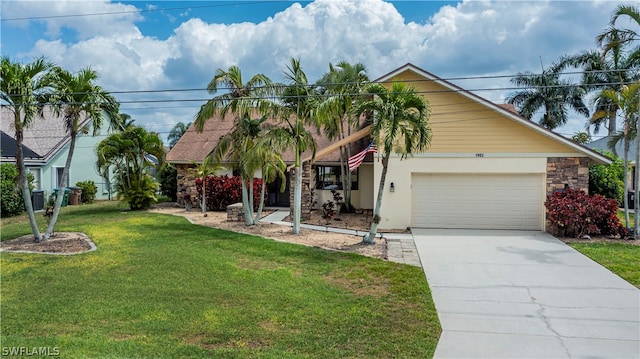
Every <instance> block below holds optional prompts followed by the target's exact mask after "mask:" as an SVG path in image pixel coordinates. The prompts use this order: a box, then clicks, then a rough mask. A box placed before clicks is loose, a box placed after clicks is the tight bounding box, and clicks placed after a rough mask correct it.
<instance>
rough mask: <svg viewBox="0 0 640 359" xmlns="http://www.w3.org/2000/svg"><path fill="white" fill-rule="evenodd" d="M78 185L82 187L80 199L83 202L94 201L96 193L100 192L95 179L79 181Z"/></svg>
mask: <svg viewBox="0 0 640 359" xmlns="http://www.w3.org/2000/svg"><path fill="white" fill-rule="evenodd" d="M76 186H78V187H80V188H82V193H81V194H80V201H81V202H82V203H93V201H94V200H95V199H96V193H97V192H98V187H96V183H95V182H93V181H90V180H89V181H81V182H77V183H76Z"/></svg>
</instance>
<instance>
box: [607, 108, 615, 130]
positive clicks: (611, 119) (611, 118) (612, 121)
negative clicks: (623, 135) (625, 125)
mask: <svg viewBox="0 0 640 359" xmlns="http://www.w3.org/2000/svg"><path fill="white" fill-rule="evenodd" d="M607 127H608V129H609V136H613V135H615V134H616V132H617V131H616V112H615V111H613V112H612V113H611V115H609V126H607Z"/></svg>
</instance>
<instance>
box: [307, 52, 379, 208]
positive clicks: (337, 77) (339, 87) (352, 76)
mask: <svg viewBox="0 0 640 359" xmlns="http://www.w3.org/2000/svg"><path fill="white" fill-rule="evenodd" d="M368 82H369V78H368V77H367V73H366V68H365V66H364V65H363V64H361V63H357V64H353V65H352V64H350V63H348V62H345V61H342V62H340V63H338V64H337V65H335V66H333V65H332V64H329V72H327V73H325V74H324V75H323V76H322V78H321V79H320V80H318V81H317V85H318V86H320V87H321V90H320V92H321V95H322V101H321V102H320V103H319V104H318V108H317V110H316V116H317V118H318V119H319V121H320V124H321V126H322V128H323V131H324V133H325V135H326V136H327V138H328V139H329V140H334V139H337V140H342V139H343V138H345V137H347V136H349V135H350V134H351V130H352V129H355V128H357V127H358V126H359V125H360V121H359V118H358V117H355V116H353V114H352V111H351V108H352V107H353V104H354V103H355V101H356V99H357V96H359V94H360V92H361V91H362V88H363V87H364V86H365V84H367V83H368ZM349 157H351V147H350V146H349V145H347V146H341V147H340V178H341V180H342V191H343V194H344V202H343V203H342V205H338V207H339V208H338V210H341V209H342V210H344V211H347V212H352V211H353V209H354V208H353V205H352V204H351V176H350V175H349V173H350V171H349V162H348V160H349Z"/></svg>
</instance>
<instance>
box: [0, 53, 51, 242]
mask: <svg viewBox="0 0 640 359" xmlns="http://www.w3.org/2000/svg"><path fill="white" fill-rule="evenodd" d="M0 66H1V69H0V77H1V78H0V100H2V104H3V107H5V106H6V108H7V109H9V111H11V112H12V113H13V125H14V128H15V131H16V132H15V139H16V143H17V149H16V166H17V169H18V186H19V188H20V189H21V192H22V199H23V202H24V204H25V209H26V210H27V215H28V217H29V223H30V225H31V231H32V232H33V236H34V240H35V241H36V242H40V241H42V238H43V237H42V235H41V233H40V230H39V229H38V225H37V223H36V217H35V213H34V211H33V206H32V205H31V191H30V190H29V184H28V180H27V168H26V166H25V164H24V155H23V146H22V144H23V142H24V131H25V130H26V129H28V128H29V127H30V126H31V124H32V123H33V121H35V120H36V119H38V118H42V116H43V110H44V106H45V103H47V102H48V95H49V94H50V89H51V87H50V86H51V81H50V80H51V77H49V76H47V74H48V72H49V71H50V70H51V69H52V68H53V64H52V63H50V62H49V61H47V60H46V59H45V58H43V57H40V58H38V59H36V60H35V61H33V62H32V63H29V64H26V65H25V64H21V63H18V62H12V61H11V60H10V59H9V58H8V57H2V60H1V65H0Z"/></svg>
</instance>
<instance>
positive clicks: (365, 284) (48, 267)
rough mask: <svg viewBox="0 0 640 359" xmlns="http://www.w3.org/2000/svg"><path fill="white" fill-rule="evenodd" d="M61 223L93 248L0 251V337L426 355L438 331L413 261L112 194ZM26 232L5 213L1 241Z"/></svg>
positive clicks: (107, 348)
mask: <svg viewBox="0 0 640 359" xmlns="http://www.w3.org/2000/svg"><path fill="white" fill-rule="evenodd" d="M39 217H41V216H39ZM43 226H44V222H43V224H42V225H41V228H43ZM57 230H58V231H79V232H84V233H86V234H87V235H89V237H91V238H92V239H93V241H94V242H95V243H96V245H97V247H98V250H97V251H95V252H90V253H85V254H81V255H75V256H51V255H42V254H23V253H5V252H3V253H2V254H1V255H0V264H1V267H0V269H1V274H2V283H1V284H2V285H1V288H0V294H1V300H0V303H1V305H2V321H1V323H0V328H1V330H2V333H1V339H2V347H3V348H6V347H14V346H17V347H25V346H26V347H29V348H32V347H46V346H49V347H58V348H59V351H60V355H61V356H62V357H111V358H120V357H127V358H130V357H154V358H159V357H162V358H171V357H174V358H183V357H214V358H338V357H340V358H372V357H385V358H426V357H431V356H433V353H434V350H435V347H436V344H437V340H438V337H439V335H440V326H439V323H438V319H437V314H436V311H435V308H434V305H433V302H432V299H431V295H430V292H429V288H428V285H427V283H426V279H425V276H424V273H423V272H422V270H421V269H420V268H418V267H413V266H407V265H401V264H397V263H391V262H385V261H382V260H378V259H374V258H367V257H363V256H358V255H353V254H346V253H336V252H329V251H323V250H319V249H314V248H308V247H304V246H298V245H293V244H288V243H279V242H275V241H271V240H266V239H263V238H259V237H253V236H248V235H243V234H237V233H233V232H228V231H222V230H216V229H211V228H205V227H200V226H194V225H192V224H189V223H188V222H187V221H186V220H185V219H184V218H180V217H174V216H169V215H161V214H150V213H147V212H127V211H125V207H123V206H121V205H119V204H117V203H113V202H112V203H97V204H95V205H83V206H70V207H67V208H65V209H63V213H62V214H61V219H60V221H59V225H58V228H57ZM28 233H29V226H28V223H27V222H26V219H25V218H24V217H20V218H9V219H3V220H2V233H1V235H0V238H1V239H2V240H6V239H10V238H15V237H17V236H19V235H22V234H28Z"/></svg>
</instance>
